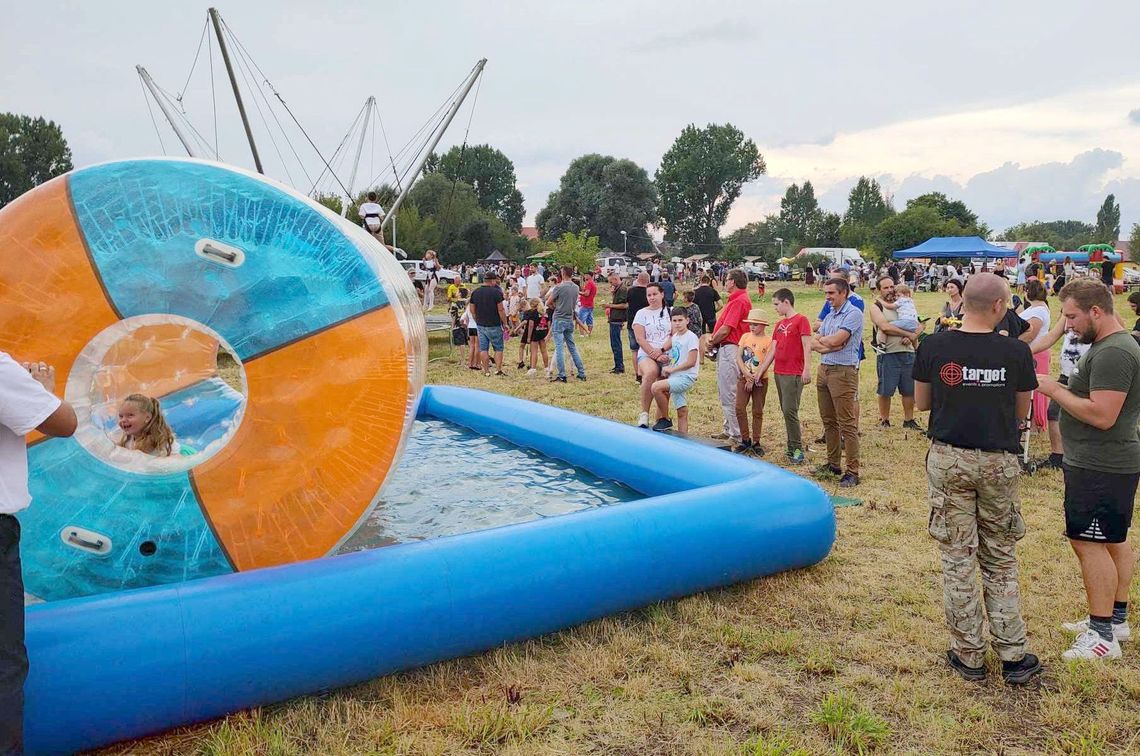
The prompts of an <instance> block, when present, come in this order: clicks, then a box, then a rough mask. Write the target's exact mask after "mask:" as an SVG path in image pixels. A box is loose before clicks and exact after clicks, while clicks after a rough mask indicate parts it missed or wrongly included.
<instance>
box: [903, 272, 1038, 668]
mask: <svg viewBox="0 0 1140 756" xmlns="http://www.w3.org/2000/svg"><path fill="white" fill-rule="evenodd" d="M1008 301H1009V284H1008V283H1007V282H1006V281H1005V280H1004V279H1002V278H999V277H998V276H995V275H994V274H992V273H978V274H977V275H974V276H971V277H970V280H969V282H968V283H967V284H966V288H965V291H964V292H963V307H962V327H961V328H959V329H957V330H954V331H942V332H940V333H935V334H932V335H931V336H928V337H927V338H926V339H925V340H924V341H923V342H922V344H920V345H919V347H918V354H917V356H916V357H915V363H914V381H915V391H914V397H915V408H916V409H919V410H926V409H929V410H930V430H929V431H928V435H929V436H930V438H931V440H932V443H931V446H930V453H929V454H928V456H927V459H926V476H927V480H928V482H929V485H930V519H929V531H930V535H931V536H933V538H934V539H935V540H936V541H938V548H939V551H940V552H941V554H942V581H943V589H942V598H943V604H944V606H945V610H946V624H947V625H948V626H949V630H950V650H949V651H947V652H946V658H947V660H948V661H949V662H950V666H951V667H952V668H953V669H954V671H955V672H957V673H958V674H959V675H961V676H962V677H964V678H965V679H967V680H983V679H985V676H986V667H985V661H984V659H985V649H986V646H985V640H984V638H983V635H982V629H983V623H984V620H983V615H982V602H983V600H984V602H985V608H986V614H988V616H989V622H990V635H991V636H992V642H993V647H994V651H996V652H997V655H998V656H999V657H1000V658H1001V660H1002V677H1003V678H1004V679H1005V681H1006V682H1008V683H1013V684H1021V683H1025V682H1028V681H1029V680H1030V679H1031V678H1032V677H1034V676H1035V675H1037V674H1038V673H1039V672H1040V671H1041V662H1040V661H1039V660H1038V658H1037V657H1036V656H1034V655H1033V654H1029V653H1026V651H1025V649H1026V645H1027V644H1026V637H1025V620H1024V619H1023V618H1022V616H1021V594H1020V588H1019V586H1018V581H1017V556H1016V553H1015V549H1016V546H1017V541H1018V539H1020V538H1021V537H1022V536H1023V535H1025V522H1024V521H1023V520H1022V519H1021V509H1020V506H1019V503H1018V491H1017V483H1018V475H1019V473H1020V467H1019V465H1018V460H1017V454H1018V452H1019V451H1020V449H1021V439H1020V434H1019V432H1018V425H1019V422H1020V421H1021V420H1024V419H1025V416H1026V414H1027V413H1028V411H1029V402H1030V397H1031V395H1032V392H1033V390H1034V389H1035V388H1037V378H1036V376H1035V375H1034V368H1033V354H1032V353H1031V352H1030V350H1029V346H1028V345H1027V344H1025V343H1023V342H1020V341H1017V340H1015V339H1010V338H1007V337H1005V336H1002V335H999V334H997V333H994V329H995V327H997V326H998V325H999V323H1000V322H1001V321H1002V319H1003V318H1004V317H1005V314H1006V303H1007V302H1008ZM979 567H980V568H981V571H982V575H983V579H982V589H981V590H980V591H979V589H978V568H979Z"/></svg>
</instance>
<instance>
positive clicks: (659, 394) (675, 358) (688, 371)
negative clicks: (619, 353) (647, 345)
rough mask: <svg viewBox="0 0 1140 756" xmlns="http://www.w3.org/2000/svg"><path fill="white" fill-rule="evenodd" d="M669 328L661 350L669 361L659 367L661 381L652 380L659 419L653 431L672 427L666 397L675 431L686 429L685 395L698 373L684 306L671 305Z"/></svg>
mask: <svg viewBox="0 0 1140 756" xmlns="http://www.w3.org/2000/svg"><path fill="white" fill-rule="evenodd" d="M669 320H670V323H671V325H672V328H673V331H672V333H671V334H670V335H669V344H667V345H666V347H665V350H666V351H667V352H668V353H669V364H668V365H666V366H665V367H663V368H661V376H662V377H661V380H659V381H655V382H654V383H653V387H652V388H653V398H654V400H655V401H656V402H657V416H658V417H659V418H661V419H660V420H658V421H657V422H656V423H655V424H654V425H653V430H657V431H663V430H668V429H669V428H672V427H673V421H672V420H670V419H669V397H672V398H673V406H674V407H676V408H677V430H679V431H680V432H681V433H687V432H688V430H689V407H688V401H686V399H685V396H686V394H688V392H689V389H691V388H692V387H693V384H694V383H696V382H697V374H698V373H699V372H700V369H701V364H700V359H698V358H699V356H700V351H701V342H700V339H699V338H697V335H696V334H695V333H693V332H692V331H690V330H689V313H688V312H687V311H686V310H685V308H684V307H674V308H673V309H672V310H670V311H669Z"/></svg>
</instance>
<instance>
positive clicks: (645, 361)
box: [633, 283, 673, 428]
mask: <svg viewBox="0 0 1140 756" xmlns="http://www.w3.org/2000/svg"><path fill="white" fill-rule="evenodd" d="M645 298H646V299H647V300H648V301H649V305H648V306H647V307H643V308H641V309H640V310H638V311H637V315H635V316H634V318H633V335H634V336H635V337H636V338H637V347H638V348H637V373H638V375H640V376H641V414H640V415H639V416H638V418H637V424H638V425H639V426H641V427H642V428H648V427H649V405H650V404H651V403H652V402H653V382H654V381H656V380H657V379H658V378H660V377H661V366H662V365H668V364H669V352H668V347H669V343H670V339H669V334H670V332H671V331H672V330H673V324H672V321H671V320H670V319H669V312H668V311H667V310H666V309H665V291H664V290H663V289H662V288H661V284H659V283H651V284H649V285H647V286H646V287H645Z"/></svg>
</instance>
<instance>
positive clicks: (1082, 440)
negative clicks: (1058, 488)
mask: <svg viewBox="0 0 1140 756" xmlns="http://www.w3.org/2000/svg"><path fill="white" fill-rule="evenodd" d="M1060 299H1061V305H1062V306H1061V314H1062V315H1063V316H1064V318H1065V323H1066V325H1067V327H1068V328H1069V329H1070V330H1072V331H1073V333H1075V334H1076V335H1077V337H1078V339H1079V340H1080V342H1081V343H1084V344H1092V346H1091V347H1089V351H1088V352H1087V353H1086V354H1085V356H1084V357H1082V358H1081V359H1080V361H1079V362H1078V363H1077V367H1076V369H1075V370H1074V371H1073V374H1072V375H1071V376H1070V377H1069V383H1068V387H1067V388H1066V387H1065V386H1062V385H1061V384H1060V383H1059V382H1058V381H1056V380H1054V379H1053V378H1050V377H1048V376H1037V380H1038V383H1039V389H1038V390H1039V391H1041V393H1043V394H1045V395H1046V396H1049V397H1051V398H1052V399H1054V400H1055V401H1056V402H1057V404H1058V405H1060V407H1061V441H1062V443H1063V445H1064V450H1065V457H1064V463H1063V464H1064V468H1063V469H1064V473H1065V535H1066V536H1068V538H1069V543H1070V544H1071V545H1072V547H1073V551H1074V552H1076V554H1077V559H1078V560H1079V561H1080V563H1081V574H1082V576H1083V577H1084V583H1085V592H1086V594H1087V596H1088V604H1089V617H1088V619H1087V620H1080V621H1077V622H1069V623H1065V624H1064V625H1063V626H1062V627H1064V629H1066V630H1068V631H1070V632H1075V633H1078V636H1077V639H1076V641H1074V643H1073V646H1072V648H1070V649H1069V650H1068V651H1066V652H1065V653H1064V654H1062V657H1063V658H1064V659H1065V660H1066V661H1071V660H1074V659H1085V660H1090V661H1097V660H1100V659H1115V658H1118V657H1119V656H1120V641H1122V640H1127V639H1128V638H1129V637H1130V636H1131V634H1132V631H1131V628H1130V627H1129V625H1128V589H1129V586H1130V584H1131V582H1132V571H1133V568H1134V567H1135V566H1136V557H1135V556H1133V554H1132V549H1131V548H1130V547H1129V545H1128V528H1129V527H1130V526H1131V524H1132V510H1133V503H1134V500H1135V498H1136V486H1137V482H1140V431H1138V430H1137V422H1138V421H1140V346H1138V345H1137V343H1136V340H1135V339H1133V337H1132V335H1131V334H1129V333H1128V331H1127V330H1125V329H1124V327H1123V326H1122V325H1121V324H1120V321H1119V320H1118V319H1117V318H1116V316H1115V315H1114V314H1113V311H1112V293H1111V292H1110V291H1109V290H1108V288H1107V287H1105V285H1104V284H1102V283H1101V282H1099V281H1097V280H1095V279H1092V278H1079V279H1076V280H1074V281H1071V282H1069V283H1067V284H1065V286H1064V288H1062V289H1061V293H1060Z"/></svg>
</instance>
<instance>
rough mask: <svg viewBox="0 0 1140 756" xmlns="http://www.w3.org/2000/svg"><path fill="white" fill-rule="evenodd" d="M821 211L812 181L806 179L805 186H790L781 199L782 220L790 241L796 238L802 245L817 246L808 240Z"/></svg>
mask: <svg viewBox="0 0 1140 756" xmlns="http://www.w3.org/2000/svg"><path fill="white" fill-rule="evenodd" d="M819 212H820V211H819V202H818V201H817V200H816V198H815V187H813V186H812V185H811V182H810V181H805V182H804V184H803V186H800V185H799V184H792V185H791V186H789V187H788V188H787V190H786V191H785V192H784V196H783V198H782V199H781V200H780V222H781V223H783V224H784V228H785V229H786V230H787V232H788V236H789V241H791V240H795V242H797V243H799V244H800V245H801V246H807V247H811V246H815V245H814V244H808V241H809V240H810V238H811V228H812V224H813V223H816V216H818V215H819Z"/></svg>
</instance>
